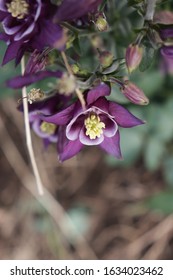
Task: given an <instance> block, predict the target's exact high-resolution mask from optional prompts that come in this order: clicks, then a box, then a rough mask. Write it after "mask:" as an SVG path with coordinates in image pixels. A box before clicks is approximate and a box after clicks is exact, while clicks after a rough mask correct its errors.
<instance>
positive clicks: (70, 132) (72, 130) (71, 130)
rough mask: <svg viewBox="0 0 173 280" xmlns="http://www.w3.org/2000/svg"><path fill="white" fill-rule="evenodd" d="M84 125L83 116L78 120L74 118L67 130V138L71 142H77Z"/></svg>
mask: <svg viewBox="0 0 173 280" xmlns="http://www.w3.org/2000/svg"><path fill="white" fill-rule="evenodd" d="M83 124H84V116H83V115H81V116H79V117H78V118H77V119H76V118H74V119H73V120H72V121H71V122H70V123H69V124H68V125H67V128H66V136H67V138H68V139H69V140H72V141H74V140H76V139H77V138H79V133H80V131H81V129H82V127H83Z"/></svg>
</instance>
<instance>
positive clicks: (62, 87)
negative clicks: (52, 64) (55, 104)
mask: <svg viewBox="0 0 173 280" xmlns="http://www.w3.org/2000/svg"><path fill="white" fill-rule="evenodd" d="M75 89H76V79H75V77H74V76H73V75H69V74H67V73H64V74H63V76H62V77H61V79H60V80H59V81H58V91H59V93H60V94H64V95H70V94H71V93H73V92H74V91H75Z"/></svg>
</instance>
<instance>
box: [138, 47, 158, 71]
mask: <svg viewBox="0 0 173 280" xmlns="http://www.w3.org/2000/svg"><path fill="white" fill-rule="evenodd" d="M143 50H144V51H143V58H142V61H141V63H140V65H139V70H140V71H141V72H144V71H145V70H147V69H148V68H149V67H150V66H151V64H152V63H153V60H154V56H155V50H154V49H153V48H152V47H150V46H143Z"/></svg>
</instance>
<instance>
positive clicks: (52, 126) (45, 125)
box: [40, 121, 57, 135]
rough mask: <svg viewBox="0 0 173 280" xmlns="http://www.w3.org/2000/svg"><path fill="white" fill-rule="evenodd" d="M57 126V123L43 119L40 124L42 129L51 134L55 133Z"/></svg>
mask: <svg viewBox="0 0 173 280" xmlns="http://www.w3.org/2000/svg"><path fill="white" fill-rule="evenodd" d="M56 127H57V126H56V125H55V124H53V123H48V122H45V121H43V122H42V123H41V125H40V129H41V131H42V132H44V133H46V134H49V135H52V134H54V133H55V130H56Z"/></svg>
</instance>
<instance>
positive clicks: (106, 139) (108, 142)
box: [42, 83, 144, 161]
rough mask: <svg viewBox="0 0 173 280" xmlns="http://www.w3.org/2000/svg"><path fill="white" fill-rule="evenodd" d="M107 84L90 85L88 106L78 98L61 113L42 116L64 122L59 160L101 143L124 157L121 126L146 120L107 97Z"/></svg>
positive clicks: (108, 92) (106, 148)
mask: <svg viewBox="0 0 173 280" xmlns="http://www.w3.org/2000/svg"><path fill="white" fill-rule="evenodd" d="M109 94H110V88H109V86H107V85H106V84H103V83H102V84H100V85H99V86H97V87H95V88H93V89H91V90H90V91H89V92H88V93H87V94H86V109H85V110H83V109H82V106H81V104H80V102H79V101H76V102H75V103H74V104H72V105H71V106H69V107H67V108H66V109H65V110H62V111H61V112H59V113H56V114H54V115H51V116H43V117H42V119H43V120H44V121H47V122H51V123H53V124H56V125H60V126H63V129H62V132H61V141H59V143H58V145H59V146H58V151H59V159H60V161H64V160H67V159H69V158H71V157H73V156H74V155H76V154H77V153H78V152H79V151H80V150H81V149H82V147H83V146H84V145H87V146H93V145H99V146H100V147H101V148H102V149H103V150H105V151H106V152H107V153H109V154H111V155H113V156H115V157H117V158H121V150H120V135H119V126H120V127H126V128H128V127H133V126H136V125H140V124H143V123H144V122H143V121H141V120H140V119H138V118H136V117H135V116H133V115H132V114H131V113H130V112H129V111H127V110H126V109H125V108H123V107H122V106H121V105H119V104H117V103H115V102H112V101H108V100H107V99H106V97H105V96H107V95H109Z"/></svg>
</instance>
